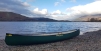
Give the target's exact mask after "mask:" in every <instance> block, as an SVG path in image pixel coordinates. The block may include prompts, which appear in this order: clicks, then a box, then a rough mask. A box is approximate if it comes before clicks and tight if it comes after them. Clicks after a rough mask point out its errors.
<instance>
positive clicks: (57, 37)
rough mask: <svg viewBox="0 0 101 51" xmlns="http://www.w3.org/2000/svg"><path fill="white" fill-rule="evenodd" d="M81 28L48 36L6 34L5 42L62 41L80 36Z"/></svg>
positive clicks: (20, 43)
mask: <svg viewBox="0 0 101 51" xmlns="http://www.w3.org/2000/svg"><path fill="white" fill-rule="evenodd" d="M79 33H80V30H79V29H77V30H76V31H74V32H71V33H67V34H59V35H47V36H23V35H18V34H9V33H7V34H6V37H5V42H6V44H7V45H32V44H42V43H50V42H56V41H61V40H65V39H70V38H73V37H76V36H78V35H79ZM9 35H10V36H9Z"/></svg>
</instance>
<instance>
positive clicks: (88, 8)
mask: <svg viewBox="0 0 101 51" xmlns="http://www.w3.org/2000/svg"><path fill="white" fill-rule="evenodd" d="M100 5H101V1H95V2H92V3H89V4H86V5H78V6H74V7H71V8H67V13H68V17H70V18H71V17H72V18H77V17H81V16H83V15H92V14H101V7H100Z"/></svg>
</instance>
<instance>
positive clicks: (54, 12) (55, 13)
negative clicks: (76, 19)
mask: <svg viewBox="0 0 101 51" xmlns="http://www.w3.org/2000/svg"><path fill="white" fill-rule="evenodd" d="M51 14H52V15H59V14H61V11H60V10H56V11H53V12H52V13H51Z"/></svg>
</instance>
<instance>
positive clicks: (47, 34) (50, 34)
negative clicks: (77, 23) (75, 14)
mask: <svg viewBox="0 0 101 51" xmlns="http://www.w3.org/2000/svg"><path fill="white" fill-rule="evenodd" d="M78 30H79V29H74V30H69V31H63V32H53V33H42V34H12V33H6V35H7V34H12V35H21V36H52V35H59V34H62V35H64V34H69V33H72V32H75V31H78Z"/></svg>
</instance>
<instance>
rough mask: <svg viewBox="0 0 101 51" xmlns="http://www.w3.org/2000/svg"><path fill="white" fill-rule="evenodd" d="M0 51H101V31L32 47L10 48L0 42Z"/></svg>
mask: <svg viewBox="0 0 101 51" xmlns="http://www.w3.org/2000/svg"><path fill="white" fill-rule="evenodd" d="M0 51H101V30H99V31H93V32H86V33H84V34H83V35H79V36H77V37H74V38H72V39H69V40H64V41H60V42H54V43H47V44H39V45H30V46H8V45H6V44H5V42H4V40H0Z"/></svg>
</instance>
